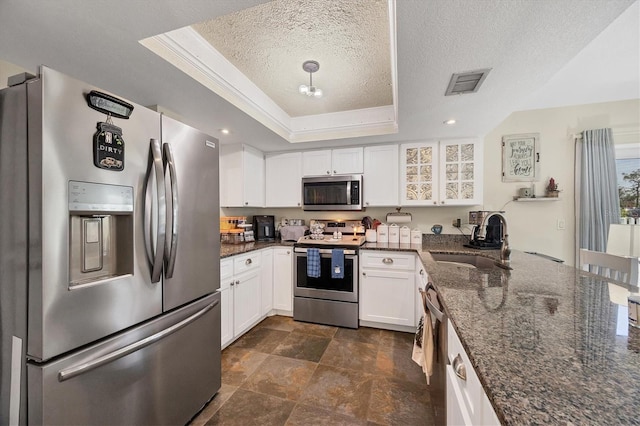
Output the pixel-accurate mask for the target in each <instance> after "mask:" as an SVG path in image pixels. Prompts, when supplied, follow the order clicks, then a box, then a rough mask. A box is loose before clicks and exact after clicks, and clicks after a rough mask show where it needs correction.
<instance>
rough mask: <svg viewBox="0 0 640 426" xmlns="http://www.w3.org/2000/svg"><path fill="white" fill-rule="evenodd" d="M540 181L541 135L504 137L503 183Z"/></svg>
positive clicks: (528, 134)
mask: <svg viewBox="0 0 640 426" xmlns="http://www.w3.org/2000/svg"><path fill="white" fill-rule="evenodd" d="M538 180H540V134H539V133H527V134H521V135H507V136H503V137H502V181H503V182H521V181H527V182H531V181H538Z"/></svg>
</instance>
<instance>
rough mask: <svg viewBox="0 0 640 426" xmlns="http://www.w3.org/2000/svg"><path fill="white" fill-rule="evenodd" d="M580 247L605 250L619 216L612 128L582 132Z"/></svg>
mask: <svg viewBox="0 0 640 426" xmlns="http://www.w3.org/2000/svg"><path fill="white" fill-rule="evenodd" d="M579 217H580V224H579V230H580V232H579V247H580V248H586V249H589V250H595V251H606V248H607V237H608V234H609V225H610V224H611V223H618V220H619V218H620V196H619V194H618V181H617V176H616V156H615V150H614V146H613V136H612V132H611V129H609V128H607V129H595V130H585V131H584V132H582V154H581V160H580V215H579Z"/></svg>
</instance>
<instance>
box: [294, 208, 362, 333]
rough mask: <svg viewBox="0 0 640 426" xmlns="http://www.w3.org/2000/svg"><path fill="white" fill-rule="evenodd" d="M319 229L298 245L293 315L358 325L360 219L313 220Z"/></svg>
mask: <svg viewBox="0 0 640 426" xmlns="http://www.w3.org/2000/svg"><path fill="white" fill-rule="evenodd" d="M311 228H312V230H314V228H315V232H314V233H312V235H310V236H305V237H302V238H300V239H299V240H298V242H297V243H296V244H295V247H294V254H295V261H294V275H295V289H294V299H293V318H294V319H295V320H298V321H306V322H312V323H318V324H327V325H336V326H340V327H349V328H358V249H359V247H360V246H361V245H362V244H364V242H365V237H364V235H362V230H363V227H362V223H361V222H360V221H330V220H329V221H318V220H317V221H312V223H311Z"/></svg>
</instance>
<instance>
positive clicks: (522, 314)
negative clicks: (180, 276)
mask: <svg viewBox="0 0 640 426" xmlns="http://www.w3.org/2000/svg"><path fill="white" fill-rule="evenodd" d="M425 237H427V236H425ZM429 237H435V236H429ZM452 237H456V236H452ZM281 245H293V243H291V242H281V241H277V242H274V243H249V244H246V245H236V246H226V245H223V246H222V247H223V250H221V257H227V256H232V255H234V254H240V253H243V252H246V251H251V250H259V249H261V248H266V247H269V246H281ZM241 246H246V247H241ZM362 249H365V250H390V251H410V252H415V253H417V254H418V255H419V256H420V258H421V259H422V263H423V265H424V267H425V269H426V270H427V273H428V274H429V279H430V281H431V282H432V283H433V284H434V286H435V287H436V288H437V290H438V292H439V293H440V295H441V297H442V302H443V305H444V306H443V307H444V310H445V312H446V314H447V316H448V317H449V318H450V319H451V321H452V323H453V325H454V328H455V330H456V332H457V334H458V336H459V337H460V340H461V342H462V345H463V346H464V347H465V349H466V351H467V353H468V355H469V359H470V361H471V363H472V364H473V367H474V369H475V371H476V373H477V374H478V377H479V379H480V381H481V383H482V385H483V388H484V390H485V392H486V394H487V396H488V398H489V401H491V404H492V405H493V407H494V410H495V412H496V414H497V416H498V418H499V419H500V420H501V421H502V423H504V424H590V425H596V424H597V425H602V424H625V425H629V424H640V385H639V384H640V329H636V328H633V327H631V326H629V325H628V320H627V316H628V312H627V308H626V303H627V302H626V294H627V293H628V292H629V291H635V292H637V291H638V289H637V288H632V287H624V286H619V285H614V284H609V283H608V282H607V281H605V280H603V279H600V278H599V277H597V276H595V275H592V274H589V273H586V272H583V271H580V270H578V269H576V268H573V267H570V266H566V265H563V264H561V263H556V262H553V261H551V260H548V259H545V258H542V257H539V256H534V255H530V254H526V253H523V252H520V251H517V250H514V251H513V252H512V254H511V263H510V266H511V267H512V268H513V269H512V270H505V269H501V268H493V269H491V270H489V271H486V270H480V269H470V268H465V267H460V266H456V265H454V264H443V263H437V262H435V261H434V260H433V258H432V256H431V254H430V253H431V252H434V253H435V252H439V253H470V254H475V255H481V256H486V257H491V258H493V259H499V257H500V253H499V251H498V250H481V251H479V250H474V249H469V248H465V247H463V246H462V243H461V240H460V239H459V236H458V238H447V237H446V236H444V235H441V236H437V238H431V239H425V240H424V243H423V245H422V246H421V245H411V244H389V243H366V244H365V245H363V246H362Z"/></svg>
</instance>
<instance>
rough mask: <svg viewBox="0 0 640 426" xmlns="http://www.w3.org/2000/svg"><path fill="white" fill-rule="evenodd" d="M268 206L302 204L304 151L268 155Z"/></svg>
mask: <svg viewBox="0 0 640 426" xmlns="http://www.w3.org/2000/svg"><path fill="white" fill-rule="evenodd" d="M265 163H266V182H265V185H266V196H265V204H266V207H300V206H301V205H302V201H301V197H302V153H301V152H287V153H283V154H273V155H267V156H266V159H265Z"/></svg>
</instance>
